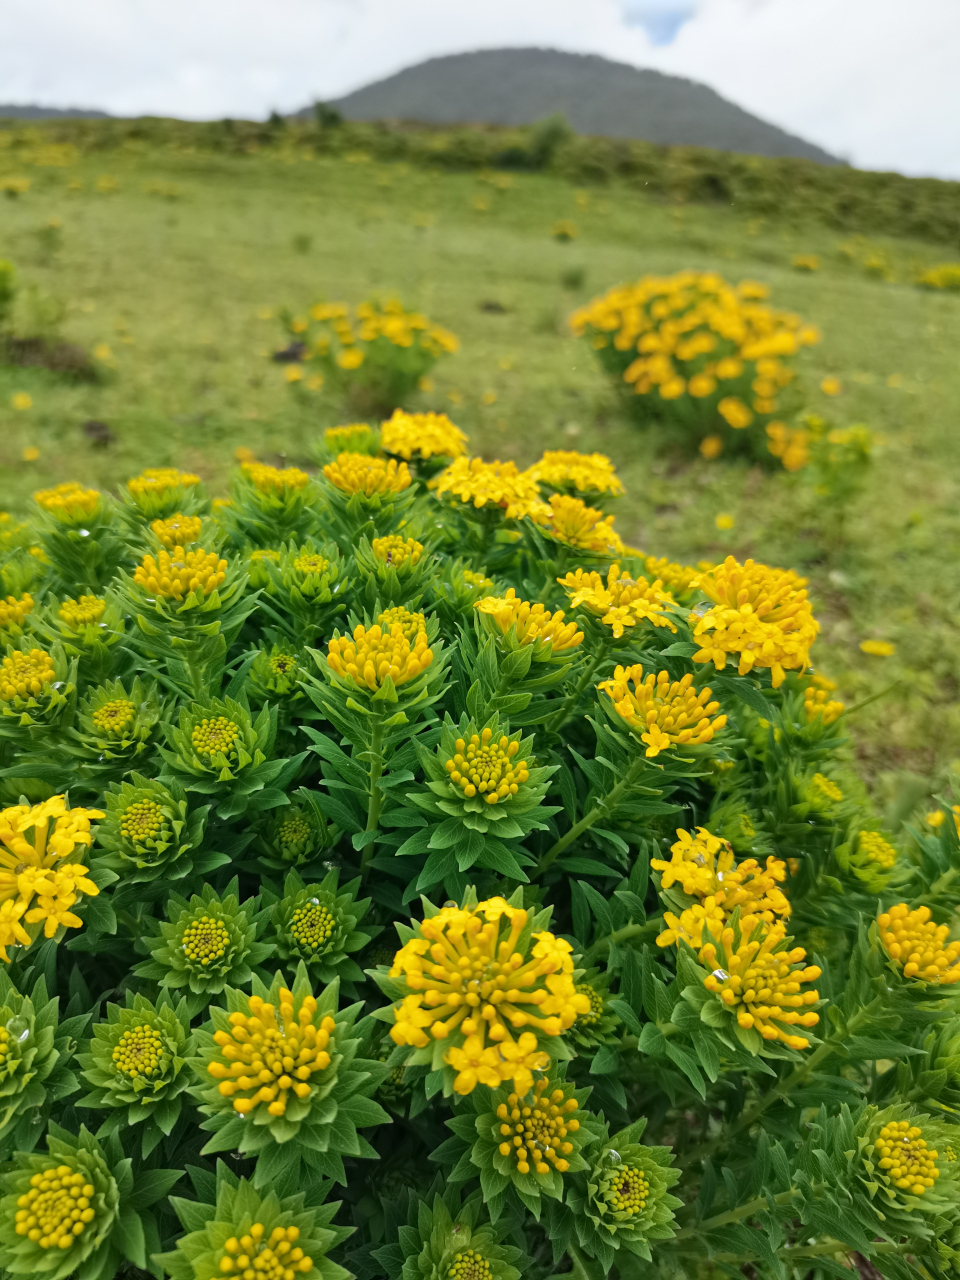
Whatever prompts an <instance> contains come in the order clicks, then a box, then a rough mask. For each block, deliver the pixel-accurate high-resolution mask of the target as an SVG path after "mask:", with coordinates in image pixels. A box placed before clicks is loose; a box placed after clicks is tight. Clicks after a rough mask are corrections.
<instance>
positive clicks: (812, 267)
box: [793, 253, 820, 271]
mask: <svg viewBox="0 0 960 1280" xmlns="http://www.w3.org/2000/svg"><path fill="white" fill-rule="evenodd" d="M793 266H794V269H795V270H797V271H819V270H820V259H819V258H818V257H817V255H816V254H815V253H798V254H797V255H796V256H795V257H794V259H793Z"/></svg>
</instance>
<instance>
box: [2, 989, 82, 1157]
mask: <svg viewBox="0 0 960 1280" xmlns="http://www.w3.org/2000/svg"><path fill="white" fill-rule="evenodd" d="M59 1003H60V1002H59V1000H58V998H57V997H56V996H54V997H53V998H52V999H51V998H50V997H49V996H48V995H47V984H46V980H45V979H44V978H43V977H41V978H39V979H38V980H37V982H36V983H35V984H34V986H33V989H32V990H31V991H30V994H29V995H21V993H20V992H19V991H18V990H17V989H16V987H15V986H14V985H13V983H12V982H11V981H10V978H9V976H8V974H7V971H6V969H0V1150H2V1149H6V1150H10V1149H13V1150H17V1151H32V1150H33V1148H34V1147H35V1146H36V1144H37V1142H38V1141H39V1139H40V1136H41V1134H42V1133H43V1128H44V1124H45V1123H46V1120H47V1117H48V1116H49V1114H50V1111H51V1109H52V1108H53V1106H54V1105H55V1104H56V1103H58V1102H60V1101H61V1099H63V1098H66V1097H69V1096H70V1094H71V1093H75V1092H76V1090H77V1089H78V1088H79V1087H80V1082H79V1081H78V1080H77V1077H76V1075H75V1074H74V1072H73V1071H71V1070H70V1067H69V1063H70V1060H71V1058H72V1057H73V1054H74V1051H75V1049H76V1037H77V1036H79V1035H81V1034H82V1032H83V1029H84V1028H85V1027H86V1025H87V1023H88V1022H89V1020H90V1019H89V1015H87V1014H82V1015H79V1016H77V1017H72V1018H64V1019H63V1020H60V1019H59V1018H58V1016H57V1015H58V1010H59ZM38 1121H39V1123H38Z"/></svg>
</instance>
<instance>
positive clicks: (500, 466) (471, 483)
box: [430, 458, 542, 520]
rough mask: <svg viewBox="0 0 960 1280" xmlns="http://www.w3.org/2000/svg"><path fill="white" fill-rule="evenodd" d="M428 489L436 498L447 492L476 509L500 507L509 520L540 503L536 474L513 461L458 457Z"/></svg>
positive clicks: (532, 510) (528, 511)
mask: <svg viewBox="0 0 960 1280" xmlns="http://www.w3.org/2000/svg"><path fill="white" fill-rule="evenodd" d="M430 488H431V489H433V491H434V493H435V494H436V495H437V497H438V498H442V497H443V496H444V495H445V494H448V493H449V494H452V495H453V497H455V498H459V499H460V501H461V502H463V503H470V504H472V505H473V506H474V507H476V508H477V509H479V508H481V507H485V506H488V505H489V506H496V507H500V508H502V510H503V512H504V514H505V515H506V516H507V517H508V519H511V520H519V519H520V518H521V517H522V516H527V515H531V514H532V513H533V512H534V511H536V510H538V509H539V507H540V505H542V504H541V499H540V488H539V485H538V484H537V480H536V477H535V476H533V475H532V474H531V473H530V472H529V471H518V470H517V466H516V463H514V462H500V461H499V460H496V461H494V462H484V460H483V459H482V458H457V460H456V461H455V462H452V463H451V464H450V466H449V467H447V468H446V470H445V471H441V472H440V474H439V475H438V476H436V477H435V478H434V479H433V480H431V481H430Z"/></svg>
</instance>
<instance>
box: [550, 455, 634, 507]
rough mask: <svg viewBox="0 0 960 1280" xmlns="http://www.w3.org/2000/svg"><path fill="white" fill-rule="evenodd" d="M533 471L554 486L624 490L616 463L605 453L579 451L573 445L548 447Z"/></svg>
mask: <svg viewBox="0 0 960 1280" xmlns="http://www.w3.org/2000/svg"><path fill="white" fill-rule="evenodd" d="M530 474H531V475H532V476H533V477H534V479H535V480H537V481H539V483H540V484H545V485H548V486H549V487H550V488H551V489H561V490H562V489H576V490H577V492H578V493H608V494H610V496H611V497H615V496H618V495H619V494H622V493H624V492H625V490H624V487H623V482H622V481H621V480H620V479H619V477H618V476H617V473H616V471H615V470H614V467H613V463H612V462H611V461H610V459H609V458H608V457H607V456H606V454H603V453H577V452H576V450H574V449H548V450H547V451H546V452H545V453H544V455H543V457H542V458H541V459H540V461H539V462H535V463H534V464H533V466H532V467H531V468H530Z"/></svg>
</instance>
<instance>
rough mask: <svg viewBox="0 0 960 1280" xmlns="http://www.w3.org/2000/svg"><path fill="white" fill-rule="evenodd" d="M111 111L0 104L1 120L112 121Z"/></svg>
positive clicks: (28, 103)
mask: <svg viewBox="0 0 960 1280" xmlns="http://www.w3.org/2000/svg"><path fill="white" fill-rule="evenodd" d="M112 118H113V117H112V116H111V115H110V113H109V111H94V110H93V109H92V108H90V109H89V110H88V109H87V108H85V107H38V106H36V105H34V104H33V103H30V102H27V103H18V104H16V105H14V104H11V103H9V102H0V120H110V119H112Z"/></svg>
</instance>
